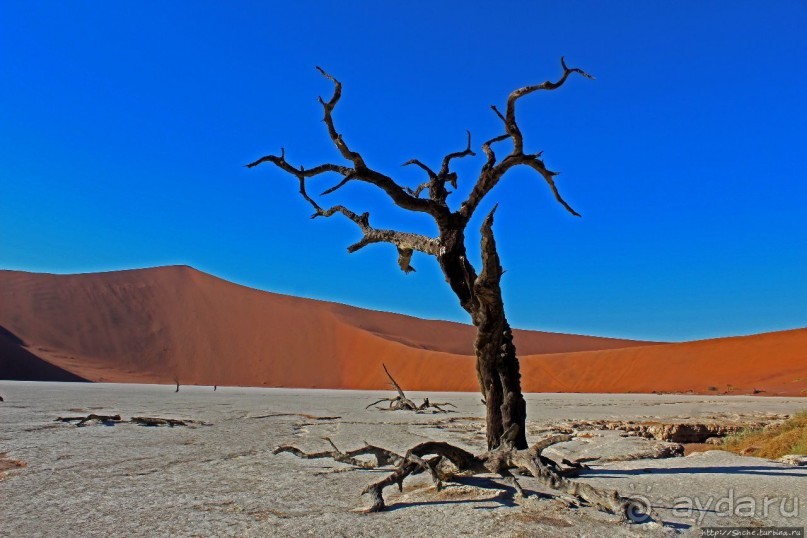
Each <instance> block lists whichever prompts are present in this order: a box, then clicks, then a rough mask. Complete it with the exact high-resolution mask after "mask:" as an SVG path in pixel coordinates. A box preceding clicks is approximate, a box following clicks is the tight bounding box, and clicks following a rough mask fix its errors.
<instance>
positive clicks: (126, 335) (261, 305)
mask: <svg viewBox="0 0 807 538" xmlns="http://www.w3.org/2000/svg"><path fill="white" fill-rule="evenodd" d="M0 329H2V330H3V334H4V335H6V336H7V339H9V341H13V342H14V349H15V350H16V351H15V353H16V354H17V355H15V357H18V356H19V352H20V350H24V351H25V352H26V353H28V354H30V356H31V357H35V358H38V359H40V362H41V364H39V363H37V364H39V366H35V365H34V362H35V361H33V359H31V360H30V363H31V365H30V366H28V367H27V368H28V370H27V371H28V374H27V375H30V371H31V369H32V368H33V369H36V368H38V367H42V368H44V366H42V365H44V364H47V365H48V367H50V368H57V369H59V370H58V371H65V372H67V373H69V374H73V375H76V376H79V377H81V378H84V379H87V380H90V381H110V382H145V383H151V382H156V383H171V382H173V380H174V379H178V380H179V381H180V382H181V383H183V384H202V385H213V384H217V385H254V386H286V387H317V388H366V389H378V388H387V383H386V379H385V378H384V375H383V372H382V370H381V366H380V365H381V363H382V362H384V363H386V364H387V365H388V366H389V368H390V370H391V371H392V372H393V373H394V375H395V376H396V379H398V380H399V381H400V382H401V384H402V385H403V386H404V387H406V388H408V389H411V390H417V389H420V390H465V391H469V390H470V391H472V390H477V385H476V375H475V372H474V363H473V358H472V357H470V355H471V353H472V343H473V336H474V332H473V328H471V327H469V326H467V325H462V324H458V323H449V322H442V321H427V320H421V319H417V318H412V317H408V316H401V315H397V314H387V313H382V312H374V311H369V310H363V309H358V308H353V307H349V306H344V305H339V304H335V303H327V302H322V301H315V300H311V299H301V298H296V297H289V296H284V295H278V294H274V293H268V292H263V291H258V290H254V289H250V288H246V287H243V286H239V285H236V284H232V283H230V282H227V281H224V280H221V279H218V278H216V277H213V276H211V275H207V274H205V273H201V272H199V271H196V270H194V269H192V268H189V267H184V266H176V267H161V268H156V269H140V270H131V271H116V272H109V273H96V274H85V275H50V274H33V273H24V272H18V271H0ZM799 342H801V343H802V345H801V346H799ZM516 343H517V345H518V347H519V352H520V353H521V355H522V356H523V357H524V358H523V360H522V363H523V371H524V386H525V390H527V391H587V392H589V391H590V392H625V391H639V392H649V391H653V390H663V391H687V390H690V389H691V390H694V391H696V392H706V391H707V390H708V387H709V385H714V386H716V387H717V388H718V389H719V390H721V391H722V390H726V385H727V384H731V385H734V386H735V387H738V388H741V389H743V390H746V389H748V390H751V389H753V388H760V389H764V390H767V391H769V393H772V392H779V393H786V394H798V393H799V392H800V391H801V390H802V389H803V388H804V386H805V384H804V383H800V382H796V381H793V380H794V379H797V378H807V367H805V364H806V363H807V361H805V360H804V357H803V356H799V355H798V351H797V350H798V349H799V348H805V347H807V346H805V344H807V331H791V332H787V333H772V334H770V335H759V336H753V337H747V339H724V340H714V341H705V342H693V343H686V344H654V343H651V342H636V341H630V340H618V339H608V338H597V337H589V336H576V335H562V334H554V333H544V332H538V331H516ZM7 348H8V349H11V347H9V346H8V345H5V346H2V347H0V379H3V378H14V372H13V371H11V369H10V368H9V367H8V366H7V364H10V362H9V360H10V359H8V360H7V359H6V355H7V354H8V353H9V352H7V351H6V349H7ZM727 358H730V360H731V362H729V361H728V360H727ZM19 360H20V359H19V358H17V359H15V361H16V362H15V364H17V365H19ZM552 366H557V367H556V368H555V367H552ZM17 368H19V367H17ZM54 371H56V370H54ZM43 375H44V374H43Z"/></svg>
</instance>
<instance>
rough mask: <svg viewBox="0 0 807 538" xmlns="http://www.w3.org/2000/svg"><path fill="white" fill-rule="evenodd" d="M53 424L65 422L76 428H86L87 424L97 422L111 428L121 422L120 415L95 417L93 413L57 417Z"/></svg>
mask: <svg viewBox="0 0 807 538" xmlns="http://www.w3.org/2000/svg"><path fill="white" fill-rule="evenodd" d="M55 422H67V423H68V424H69V423H71V422H75V423H76V426H79V427H81V426H86V425H87V423H92V422H97V423H99V424H104V425H106V426H111V425H114V424H116V423H118V422H122V419H121V417H120V415H96V414H95V413H91V414H89V415H87V416H83V417H59V418H57V419H56V421H55Z"/></svg>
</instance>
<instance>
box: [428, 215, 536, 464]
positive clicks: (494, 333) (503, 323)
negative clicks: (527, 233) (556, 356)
mask: <svg viewBox="0 0 807 538" xmlns="http://www.w3.org/2000/svg"><path fill="white" fill-rule="evenodd" d="M495 211H496V208H494V209H493V211H491V212H490V214H489V215H488V216H487V218H486V219H485V221H484V223H483V224H482V230H481V231H482V272H481V274H479V275H478V276H477V274H476V272H475V271H474V269H473V267H472V266H471V265H470V263H468V261H467V259H466V253H465V244H464V243H465V238H464V234H461V233H458V232H457V230H456V229H455V228H453V227H452V228H451V229H449V230H448V231H447V232H448V233H443V234H442V235H441V239H442V242H443V244H444V245H446V246H447V247H448V248H446V249H445V251H444V253H443V255H442V256H440V257H439V262H440V266H441V268H442V269H443V273H444V275H445V277H446V281H447V282H448V283H449V285H450V286H451V289H452V290H454V293H455V294H456V295H457V298H458V299H459V300H460V304H461V305H462V307H463V308H464V309H465V310H466V311H467V312H468V313H469V314H470V315H471V320H472V321H473V324H474V326H475V327H476V331H477V332H476V340H475V341H474V350H475V352H476V372H477V375H478V378H479V386H480V389H481V390H482V395H483V396H484V397H485V405H486V407H487V412H486V423H487V445H488V450H492V449H494V448H496V447H498V446H499V445H500V444H501V438H502V435H503V434H504V432H506V431H508V430H510V428H511V427H512V426H513V425H516V426H518V430H517V435H516V437H515V439H514V440H513V443H514V445H515V448H517V449H519V450H523V449H526V448H527V446H528V445H527V436H526V418H527V406H526V403H525V402H524V396H523V395H522V393H521V373H520V370H519V365H518V357H517V356H516V346H515V344H514V343H513V332H512V330H511V329H510V324H509V323H508V322H507V317H506V316H505V313H504V301H503V300H502V290H501V287H500V281H501V276H502V274H503V273H504V271H503V269H502V266H501V263H500V261H499V254H498V252H497V251H496V241H495V240H494V238H493V213H494V212H495Z"/></svg>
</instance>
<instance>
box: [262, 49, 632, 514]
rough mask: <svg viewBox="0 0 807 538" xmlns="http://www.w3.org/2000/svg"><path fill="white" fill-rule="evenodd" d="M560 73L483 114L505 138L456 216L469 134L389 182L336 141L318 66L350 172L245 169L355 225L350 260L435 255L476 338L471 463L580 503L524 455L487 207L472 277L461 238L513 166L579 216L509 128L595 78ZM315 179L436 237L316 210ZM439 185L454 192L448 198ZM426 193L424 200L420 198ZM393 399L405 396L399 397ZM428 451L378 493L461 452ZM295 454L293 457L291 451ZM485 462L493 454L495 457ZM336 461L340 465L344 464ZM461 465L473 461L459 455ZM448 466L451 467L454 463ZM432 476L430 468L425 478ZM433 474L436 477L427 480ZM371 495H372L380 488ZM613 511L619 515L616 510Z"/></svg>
mask: <svg viewBox="0 0 807 538" xmlns="http://www.w3.org/2000/svg"><path fill="white" fill-rule="evenodd" d="M561 67H562V69H563V74H562V75H561V77H560V78H559V79H558V80H557V81H554V82H553V81H545V82H543V83H541V84H536V85H532V86H524V87H522V88H518V89H516V90H514V91H513V92H511V93H510V95H509V96H508V98H507V106H506V110H505V113H504V114H502V113H501V112H500V111H499V109H498V108H497V107H495V106H492V107H491V108H492V110H493V112H494V113H495V114H496V115H497V116H498V118H499V119H500V120H501V121H502V123H503V127H504V133H503V134H500V135H498V136H495V137H493V138H490V139H489V140H487V141H485V142H484V143H482V145H481V149H482V152H483V153H484V155H485V162H484V163H483V165H482V167H481V169H480V171H479V175H478V177H477V178H476V180H475V182H474V183H473V186H472V187H471V189H470V193H469V195H468V197H467V198H466V199H465V201H463V202H462V203H460V205H459V207H458V209H456V210H453V209H451V208H450V207H449V204H448V201H447V200H448V197H449V195H450V194H452V193H453V192H454V190H456V189H457V188H458V183H459V178H458V175H457V174H456V173H455V172H453V171H452V170H451V163H452V161H453V160H455V159H461V158H464V157H469V156H475V155H476V154H475V153H474V152H473V150H472V149H471V147H472V144H471V133H470V132H468V133H467V144H466V147H465V148H464V149H462V150H461V151H456V152H453V153H449V154H448V155H446V156H445V157H444V158H443V160H442V163H441V165H440V168H439V169H437V170H436V169H433V168H431V167H429V166H428V165H427V164H425V163H423V162H422V161H420V160H418V159H410V160H409V161H407V162H405V163H404V166H408V165H414V166H417V167H418V168H420V169H421V170H423V172H425V174H426V176H427V179H426V181H425V182H422V183H419V184H418V185H417V186H416V187H414V188H411V187H406V186H403V185H401V184H400V183H398V182H396V181H395V180H393V179H392V178H391V177H390V176H387V175H385V174H383V173H381V172H379V171H377V170H375V169H373V168H371V167H370V166H368V165H367V163H366V162H365V160H364V158H363V156H362V155H361V154H360V153H358V152H356V151H355V150H353V149H351V148H350V147H349V146H348V144H347V142H346V141H345V139H344V138H343V136H342V135H341V134H340V133H339V132H338V131H337V129H336V127H335V124H334V120H333V111H334V108H335V107H336V104H337V103H338V102H339V99H340V98H341V95H342V84H341V83H340V82H339V81H338V80H336V79H335V78H334V77H333V76H331V75H330V74H328V73H326V72H325V71H324V70H322V69H321V68H319V67H318V68H317V69H318V70H319V71H320V73H321V74H322V75H323V76H324V77H325V78H327V79H328V80H330V81H331V82H332V83H333V86H334V92H333V95H332V96H331V98H330V99H329V100H328V101H325V100H324V99H322V98H321V97H320V99H319V102H320V104H321V105H322V108H323V113H324V118H323V120H324V122H325V124H326V126H327V130H328V135H329V137H330V139H331V141H332V142H333V144H334V145H335V146H336V148H337V149H338V150H339V153H340V154H341V156H342V157H343V158H344V160H345V161H347V163H348V164H334V163H324V164H319V165H316V166H314V167H311V168H305V167H303V166H299V167H297V166H293V165H291V164H290V163H289V162H288V161H287V160H286V152H285V150H284V149H282V148H281V151H280V155H267V156H264V157H261V158H260V159H258V160H256V161H254V162H252V163H250V164H248V165H247V167H249V168H252V167H255V166H258V165H260V164H263V163H267V162H269V163H272V164H274V165H275V166H276V167H278V168H279V169H281V170H282V171H283V172H286V173H287V174H290V175H292V176H294V177H296V178H297V181H298V183H299V189H300V195H301V196H302V197H303V198H304V199H305V200H306V201H307V202H308V203H309V204H310V205H311V206H312V207H313V209H314V214H313V215H312V218H318V217H331V216H333V215H335V214H341V215H342V216H344V217H345V218H347V219H349V220H351V221H352V222H354V223H355V224H356V225H357V226H358V228H359V231H360V232H361V234H362V237H361V239H360V240H359V241H357V242H356V243H354V244H352V245H351V246H349V247H348V252H351V253H353V252H356V251H358V250H360V249H362V248H364V247H366V246H368V245H370V244H375V243H389V244H391V245H394V246H395V247H396V251H397V254H398V259H397V261H398V265H399V267H400V268H401V270H402V271H404V272H405V273H410V272H412V271H414V268H413V267H412V265H411V263H410V262H411V259H412V257H413V255H414V253H416V252H419V253H423V254H428V255H430V256H434V257H435V258H436V259H437V262H438V264H439V266H440V268H441V270H442V272H443V275H444V276H445V279H446V282H447V283H448V285H449V286H450V287H451V290H452V291H453V292H454V294H455V295H456V296H457V299H458V300H459V303H460V305H461V306H462V308H463V309H464V310H465V311H466V312H468V314H469V316H470V318H471V321H472V323H473V325H474V326H475V327H476V330H477V334H476V339H475V342H474V349H475V352H476V371H477V375H478V378H479V385H480V389H481V392H482V395H483V401H484V402H485V406H486V425H487V449H488V452H486V453H485V454H486V455H483V456H479V457H477V460H475V461H477V463H478V462H479V461H484V462H487V463H485V464H482V465H481V467H484V468H487V469H489V470H490V469H492V468H496V469H501V470H502V472H500V474H501V475H502V476H506V477H510V476H511V475H510V474H509V469H510V468H512V467H516V466H517V467H520V468H526V469H528V470H529V471H530V472H531V474H532V475H533V476H535V477H536V478H539V479H542V480H543V481H544V482H545V483H546V484H547V485H550V486H551V487H553V488H554V489H558V490H560V491H563V492H566V493H569V492H570V491H573V492H577V493H575V494H576V495H578V497H580V496H581V494H579V493H580V492H583V491H586V487H587V486H584V485H581V484H575V483H571V485H570V483H568V482H569V481H568V480H566V479H565V478H563V477H562V476H561V475H560V474H559V473H558V472H557V471H556V470H553V467H552V465H551V462H550V461H549V460H547V459H546V458H544V457H543V456H541V455H540V451H537V452H534V453H531V452H530V450H532V449H529V448H528V443H527V439H526V431H527V428H526V404H525V401H524V397H523V394H522V390H521V373H520V371H519V363H518V358H517V354H516V347H515V344H514V343H513V333H512V330H511V328H510V325H509V323H508V321H507V317H506V315H505V310H504V302H503V300H502V291H501V277H502V274H503V273H504V271H503V269H502V266H501V261H500V259H499V254H498V251H497V248H496V241H495V239H494V236H493V216H494V212H495V211H496V208H495V207H494V208H493V210H492V211H491V212H490V213H489V214H488V215H487V217H486V218H485V219H484V220H483V223H482V228H481V235H482V239H481V253H482V265H481V270H480V271H479V272H477V270H476V269H475V268H474V266H473V265H472V264H471V263H470V262H469V260H468V256H467V251H466V244H465V231H466V229H467V227H468V224H469V223H470V221H471V219H472V217H473V215H474V213H475V211H476V210H477V209H478V207H479V205H480V204H481V202H482V201H483V199H484V198H485V197H486V196H487V195H488V194H489V193H490V191H491V190H492V189H493V188H494V187H495V186H496V185H497V184H498V183H499V181H500V180H501V179H502V177H503V176H504V175H505V174H506V173H507V172H508V171H510V170H511V169H513V168H515V167H518V166H523V167H527V168H530V169H532V170H534V171H536V172H538V174H539V176H540V177H541V178H542V179H543V180H544V182H545V183H546V184H547V186H548V187H549V189H550V190H551V192H552V194H553V196H554V197H555V199H556V200H557V202H558V203H559V204H560V205H561V206H562V207H563V208H564V209H566V211H568V212H569V213H570V214H572V215H574V216H578V217H579V216H580V215H579V214H578V213H577V212H576V211H575V210H574V209H572V207H571V206H570V205H569V204H568V203H567V202H566V201H565V200H564V199H563V197H562V196H561V194H560V192H559V190H558V188H557V185H556V182H555V177H556V176H557V175H558V173H557V172H554V171H551V170H549V169H548V168H547V167H546V165H545V164H544V161H543V160H542V158H541V156H542V152H537V153H525V152H524V139H523V135H522V133H521V130H520V129H519V126H518V122H517V120H516V104H517V102H518V100H519V99H521V98H522V97H524V96H526V95H529V94H532V93H534V92H537V91H541V90H555V89H557V88H560V87H561V86H562V85H563V84H564V83H565V82H566V80H567V79H568V78H569V76H571V75H572V74H579V75H581V76H583V77H586V78H593V77H591V76H590V75H588V74H587V73H585V72H584V71H582V70H581V69H578V68H569V67H568V66H567V65H566V62H565V60H564V59H563V58H561ZM508 139H510V140H511V141H512V150H511V151H510V153H508V154H507V155H506V156H505V157H504V158H502V159H498V158H497V156H496V154H495V152H494V150H493V145H494V144H497V143H500V142H503V141H505V140H508ZM323 174H336V175H339V176H341V179H340V180H339V181H338V182H337V183H336V184H335V185H334V186H333V187H331V188H328V189H326V190H325V191H323V192H322V196H326V195H329V194H331V193H333V192H335V191H337V190H339V189H340V188H341V187H343V186H344V185H346V184H347V183H349V182H352V181H358V182H363V183H367V184H370V185H373V186H375V187H377V188H379V189H380V190H381V191H383V192H384V193H386V195H387V196H388V197H389V198H390V200H391V201H392V202H393V203H394V204H395V205H396V206H398V207H399V208H401V209H405V210H408V211H413V212H419V213H424V214H426V215H429V216H430V217H431V218H432V219H433V220H434V222H435V224H436V225H437V229H438V232H439V233H438V235H437V237H427V236H424V235H420V234H414V233H408V232H402V231H397V230H383V229H377V228H374V227H373V226H372V225H371V224H370V214H369V213H366V212H365V213H361V214H359V213H356V212H354V211H352V210H350V209H348V208H347V207H345V206H344V205H334V206H331V207H330V208H327V209H326V208H323V207H322V206H320V205H319V203H318V202H317V201H315V200H314V199H313V198H312V197H311V196H310V195H309V194H308V191H307V188H306V187H307V180H309V179H311V178H313V177H316V176H320V175H323ZM446 184H448V185H449V186H450V187H451V188H452V189H454V190H451V191H450V190H448V189H447V188H446ZM424 193H425V194H426V197H423V196H422V195H423V194H424ZM401 397H402V398H405V396H403V395H401ZM426 445H427V446H425V447H424V446H423V445H419V446H418V447H416V448H415V449H412V450H413V451H414V452H413V451H410V453H409V454H408V455H407V456H406V457H405V458H404V460H403V463H401V464H400V466H399V467H398V470H397V471H396V473H397V474H396V475H395V476H392V477H388V479H386V480H387V482H385V483H386V485H389V484H392V483H399V484H400V481H402V480H403V478H404V477H405V476H407V475H408V474H410V473H411V472H413V470H414V469H421V470H429V469H430V465H431V464H430V463H429V462H430V461H432V460H423V459H422V457H423V456H426V455H430V454H431V455H434V456H435V457H438V458H448V459H449V460H451V461H454V460H453V459H452V454H453V455H454V456H456V454H459V452H456V451H457V450H459V449H456V448H455V447H450V446H448V445H446V446H443V444H439V443H431V444H428V443H427V444H426ZM294 450H296V451H297V452H294ZM294 450H282V451H288V452H292V453H297V455H300V454H302V452H300V451H299V450H297V449H294ZM337 452H338V451H337ZM504 453H506V454H509V455H508V456H507V457H506V458H505V456H502V454H504ZM528 453H529V454H528ZM492 454H498V455H497V456H496V457H495V458H494V457H493V456H492ZM337 456H339V454H337ZM317 457H326V456H317ZM330 457H333V456H330ZM339 457H340V458H341V457H342V456H339ZM462 457H463V458H467V457H472V456H471V455H463V456H462ZM483 457H484V458H487V459H484V460H479V458H483ZM491 458H493V459H496V458H498V459H496V461H499V460H501V461H505V459H506V461H507V462H509V463H508V464H507V465H504V464H502V465H498V464H497V465H494V466H493V467H490V465H489V464H490V461H493V460H492V459H491ZM502 458H504V459H502ZM507 458H509V459H507ZM334 459H336V458H334ZM455 459H458V461H460V460H462V458H460V457H459V456H456V458H455ZM468 461H470V460H468ZM454 463H455V464H456V463H457V462H454ZM466 463H467V462H466ZM469 465H470V464H469ZM474 465H476V463H475V464H474ZM477 467H478V466H477ZM432 471H433V469H432V470H430V471H429V472H432ZM495 472H499V471H495ZM432 474H434V473H433V472H432ZM542 477H543V478H542ZM399 478H400V480H399ZM390 480H391V481H390ZM379 487H380V489H378V488H379ZM383 487H384V486H378V485H376V486H373V487H368V488H369V489H368V490H366V492H370V490H372V491H377V495H376V493H373V495H374V496H376V497H377V498H380V495H381V493H380V492H381V490H383ZM374 488H375V489H374ZM570 494H571V493H570ZM599 504H602V505H603V506H604V505H606V504H607V505H609V506H610V505H612V504H613V503H610V502H603V503H599ZM599 504H598V505H599ZM376 505H378V506H381V507H383V500H382V501H380V505H379V504H378V500H376V501H374V506H376ZM619 506H620V507H624V504H622V505H619Z"/></svg>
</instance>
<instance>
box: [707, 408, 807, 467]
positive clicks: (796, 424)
mask: <svg viewBox="0 0 807 538" xmlns="http://www.w3.org/2000/svg"><path fill="white" fill-rule="evenodd" d="M721 448H723V449H725V450H728V451H730V452H736V453H737V454H742V455H744V456H757V457H760V458H770V459H776V458H781V457H782V456H784V455H786V454H798V455H801V456H807V411H802V412H801V413H797V414H796V415H794V416H793V417H792V418H790V419H788V420H786V421H785V422H782V423H781V424H776V425H774V426H769V427H767V428H762V429H748V430H744V431H742V432H740V433H738V434H736V435H732V436H730V437H727V438H726V440H725V442H724V444H723V446H722V447H721Z"/></svg>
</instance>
